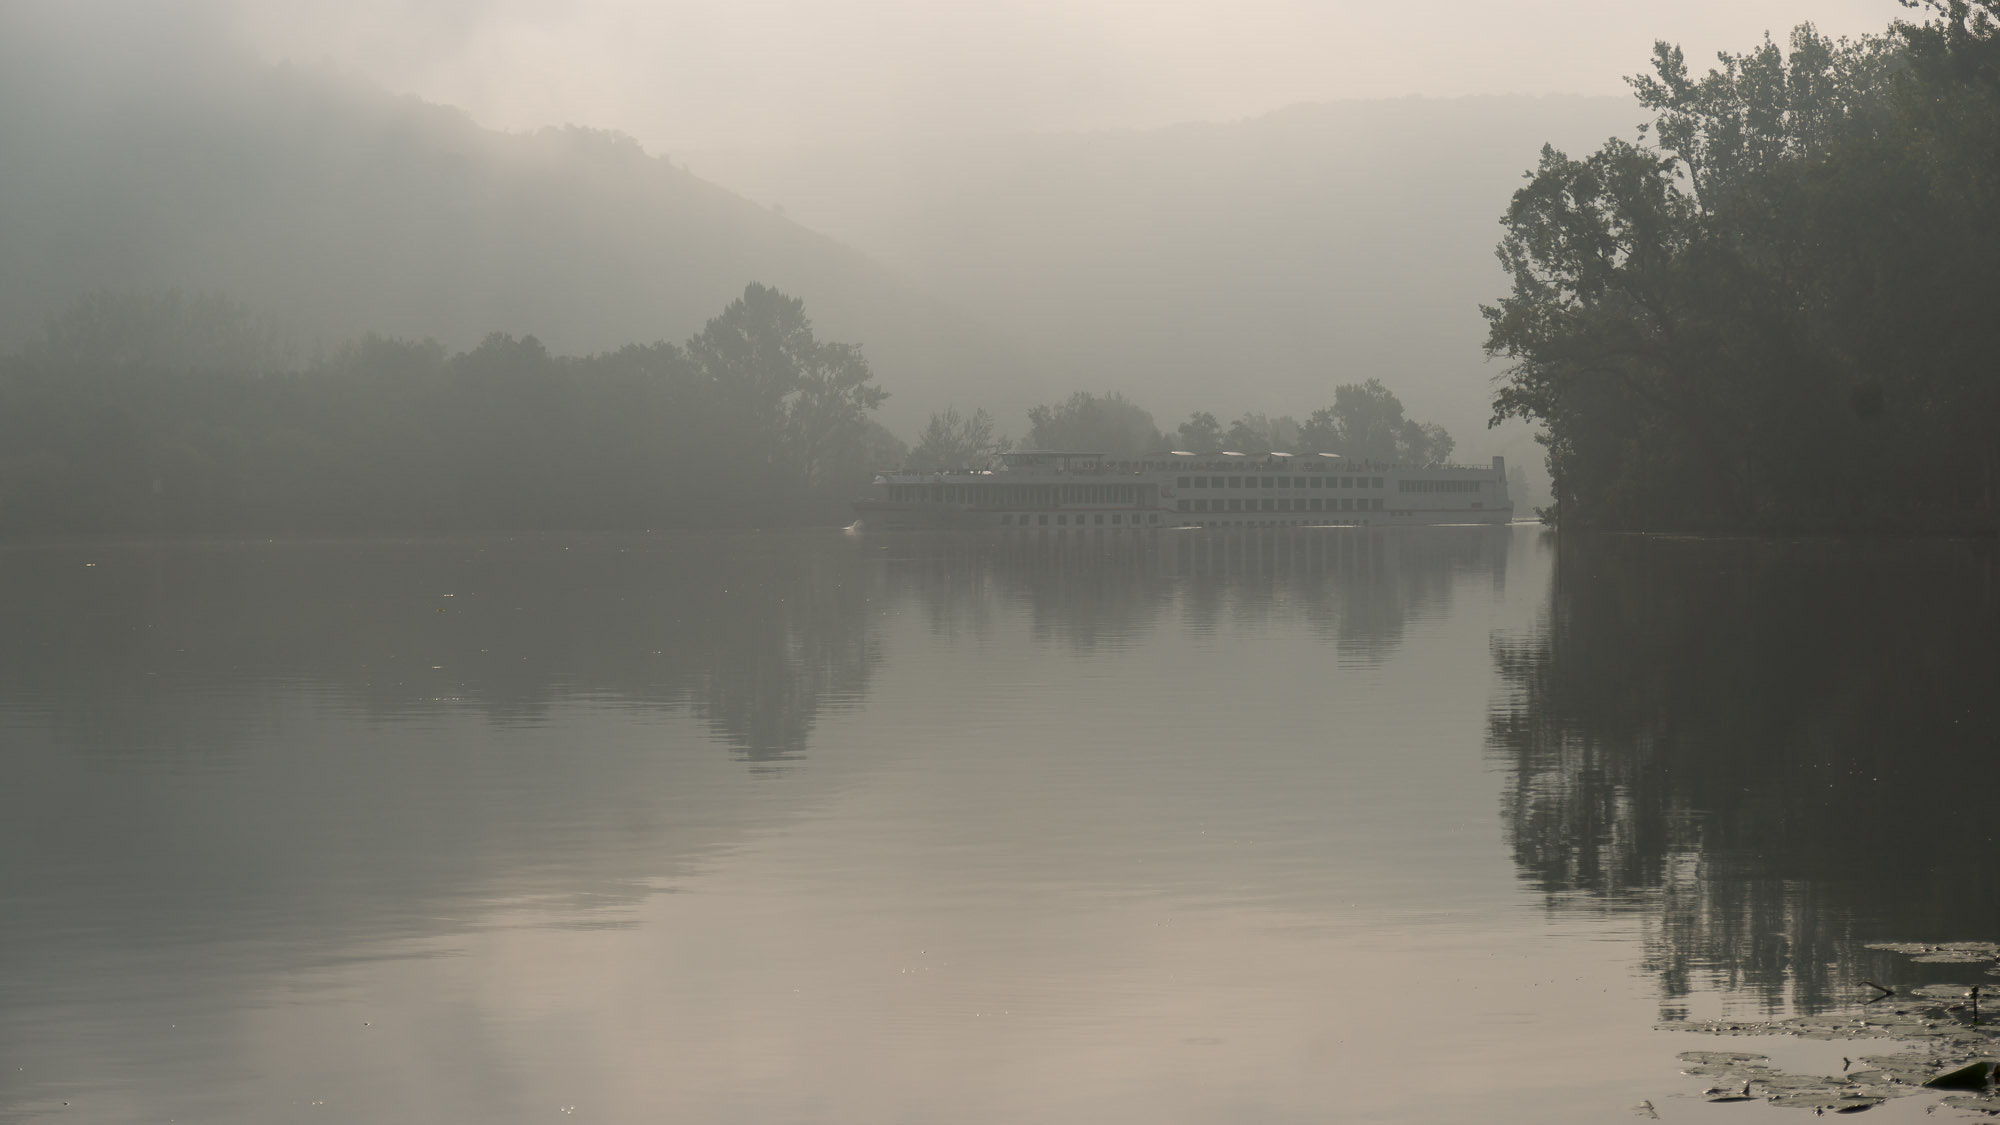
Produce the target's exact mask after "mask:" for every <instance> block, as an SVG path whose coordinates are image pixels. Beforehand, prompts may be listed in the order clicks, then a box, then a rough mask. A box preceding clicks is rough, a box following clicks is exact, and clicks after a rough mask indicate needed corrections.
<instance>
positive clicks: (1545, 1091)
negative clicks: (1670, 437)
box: [0, 527, 2000, 1122]
mask: <svg viewBox="0 0 2000 1125" xmlns="http://www.w3.org/2000/svg"><path fill="white" fill-rule="evenodd" d="M1913 566H1920V567H1923V568H1925V569H1926V570H1927V572H1928V573H1929V574H1930V575H1932V579H1931V580H1930V581H1927V582H1925V583H1922V584H1920V585H1908V584H1899V583H1896V582H1894V581H1892V580H1890V579H1888V578H1887V575H1888V574H1891V573H1893V572H1894V571H1895V570H1897V569H1902V568H1909V567H1913ZM0 575H4V577H5V578H6V579H7V580H8V581H9V582H10V583H13V584H15V585H16V586H18V585H19V584H21V583H24V582H32V583H33V584H34V585H35V586H36V588H37V589H39V590H41V591H42V592H43V595H42V597H41V598H40V599H38V600H37V601H35V602H34V603H32V604H30V603H24V602H19V601H16V602H12V603H9V604H7V605H6V606H5V607H4V609H0V613H4V616H0V624H4V625H5V630H4V634H3V635H4V637H5V640H4V643H0V672H4V679H0V683H4V685H5V687H4V689H0V731H4V733H5V737H6V745H7V747H8V751H7V753H8V757H7V770H8V776H9V780H10V783H9V785H7V786H6V787H5V789H4V794H3V795H0V802H4V803H3V804H0V812H4V816H0V843H4V845H5V846H4V848H0V857H4V859H0V887H4V888H5V891H6V896H7V901H8V903H9V911H8V923H7V925H6V926H5V927H4V928H0V956H4V958H5V960H6V963H7V964H8V966H9V972H8V974H6V976H5V978H4V983H0V1054H4V1056H5V1057H6V1058H7V1059H8V1060H9V1062H10V1065H11V1067H13V1068H18V1069H16V1070H15V1072H14V1074H13V1075H12V1076H10V1080H9V1082H8V1083H6V1084H5V1085H4V1086H0V1119H8V1120H23V1121H27V1120H39V1119H42V1118H43V1117H44V1116H45V1115H48V1114H52V1113H55V1112H56V1111H57V1110H59V1109H60V1108H61V1103H63V1102H65V1101H66V1102H69V1103H71V1111H72V1112H73V1113H76V1114H80V1115H82V1116H85V1117H87V1118H88V1119H90V1120H95V1121H105V1122H119V1121H128V1120H129V1121H139V1120H163V1119H166V1118H172V1117H178V1118H181V1119H186V1118H189V1117H201V1118H203V1119H207V1120H215V1121H244V1122H249V1121H264V1120H272V1119H291V1118H293V1117H305V1116H306V1115H307V1114H308V1111H310V1110H314V1109H323V1110H325V1112H328V1113H333V1114H338V1115H341V1116H346V1117H349V1118H355V1119H361V1120H381V1121H417V1120H432V1121H475V1120H479V1121H488V1120H499V1121H534V1120H543V1119H546V1118H547V1117H549V1116H551V1115H554V1114H557V1113H558V1112H559V1111H560V1110H562V1108H563V1107H573V1109H574V1113H573V1114H565V1115H567V1116H575V1117H576V1118H577V1119H579V1120H603V1121H625V1120H632V1119H635V1118H645V1117H652V1116H660V1115H668V1116H688V1117H694V1118H698V1119H714V1118H716V1117H722V1116H733V1117H739V1118H743V1119H749V1120H760V1121H761V1120H840V1121H846V1120H881V1119H883V1118H885V1117H886V1118H891V1119H895V1118H903V1117H937V1116H945V1117H951V1118H953V1119H957V1120H975V1121H995V1122H1000V1121H1016V1120H1021V1119H1023V1118H1026V1117H1032V1118H1034V1119H1037V1120H1051V1121H1089V1120H1100V1121H1101V1120H1106V1119H1113V1120H1137V1119H1144V1120H1170V1121H1190V1122H1194V1121H1218V1120H1252V1121H1283V1120H1299V1119H1314V1118H1326V1117H1334V1118H1339V1119H1350V1120H1445V1121H1471V1120H1494V1119H1496V1118H1497V1119H1501V1120H1521V1121H1531V1120H1532V1121H1576V1122H1584V1121H1602V1120H1607V1119H1612V1118H1616V1117H1622V1116H1623V1115H1625V1114H1626V1113H1628V1112H1629V1110H1630V1107H1631V1106H1632V1105H1634V1104H1636V1103H1639V1102H1641V1101H1642V1100H1650V1101H1651V1102H1652V1103H1653V1104H1654V1105H1655V1106H1656V1107H1658V1111H1659V1112H1660V1113H1661V1115H1662V1116H1663V1117H1664V1118H1666V1119H1673V1120H1704V1119H1706V1120H1765V1119H1767V1118H1765V1117H1761V1116H1758V1115H1757V1114H1756V1112H1755V1111H1756V1109H1757V1107H1755V1106H1735V1107H1728V1108H1731V1109H1732V1110H1734V1111H1735V1113H1736V1115H1735V1116H1732V1117H1728V1118H1716V1117H1704V1116H1703V1114H1704V1113H1705V1112H1706V1111H1708V1110H1711V1109H1721V1108H1725V1107H1719V1106H1718V1107H1711V1106H1709V1105H1708V1103H1706V1102H1704V1101H1702V1100H1700V1099H1699V1097H1698V1095H1699V1093H1700V1091H1701V1090H1702V1089H1703V1088H1704V1084H1703V1082H1702V1081H1701V1080H1700V1079H1695V1078H1688V1077H1685V1076H1683V1075H1681V1074H1680V1073H1679V1069H1680V1066H1681V1064H1680V1063H1679V1062H1678V1061H1677V1060H1676V1055H1677V1054H1678V1053H1679V1052H1681V1051H1685V1050H1690V1049H1708V1048H1722V1047H1728V1046H1730V1045H1731V1044H1730V1043H1727V1042H1725V1043H1717V1042H1716V1041H1714V1040H1713V1039H1710V1038H1708V1037H1704V1036H1699V1035H1695V1034H1691V1033H1689V1032H1686V1031H1675V1030H1655V1024H1656V1023H1657V1022H1658V1021H1662V1020H1664V1021H1667V1022H1666V1024H1665V1026H1667V1027H1669V1028H1671V1027H1673V1026H1674V1025H1675V1023H1676V1022H1678V1021H1685V1020H1689V1019H1701V1018H1709V1017H1713V1016H1716V1015H1730V1016H1734V1017H1737V1018H1759V1017H1765V1016H1770V1015H1782V1014H1786V1013H1789V1012H1795V1011H1820V1010H1834V1011H1839V1010H1842V1009H1843V1006H1848V1005H1854V1004H1856V1003H1858V1001H1859V999H1860V995H1861V994H1862V993H1863V990H1862V988H1861V986H1860V985H1859V983H1858V982H1859V981H1860V980H1861V979H1876V980H1880V979H1889V980H1891V981H1892V982H1894V983H1896V984H1898V985H1899V986H1902V987H1909V986H1912V985H1914V984H1916V983H1919V982H1921V981H1924V980H1939V979H1945V980H1949V979H1961V980H1962V979H1963V976H1964V973H1965V971H1966V969H1967V967H1966V966H1963V965H1956V966H1954V965H1944V966H1922V965H1915V966H1913V965H1909V964H1907V963H1898V962H1896V961H1895V960H1894V959H1892V958H1889V957H1887V956H1886V955H1883V954H1879V953H1875V952H1872V951H1870V950H1868V949H1867V948H1865V946H1866V944H1867V943H1869V942H1873V941H1882V940H1950V939H1957V938H1963V937H1964V936H1966V935H1970V934H1984V933H1990V932H1992V930H1991V928H1992V926H1993V925H1994V924H1996V921H2000V913H1996V909H1997V908H1996V903H2000V895H1996V893H1995V892H1996V888H1995V887H1994V885H1993V881H1992V875H1991V863H1990V858H1991V855H1992V848H1993V840H1992V827H1991V818H1990V817H1988V816H1985V815H1984V814H1985V812H1986V811H1987V810H1988V809H1989V808H1990V794H1991V788H1990V786H1986V785H1984V784H1983V783H1982V784H1976V785H1969V786H1962V785H1941V784H1938V783H1936V781H1935V779H1937V778H1942V777H1963V776H1968V775H1972V776H1977V775H1978V773H1979V772H1980V771H1981V769H1982V767H1981V766H1980V765H1979V763H1980V762H1982V761H1983V760H1984V756H1985V755H1986V753H1987V752H1988V750H1989V748H1990V746H1989V744H1990V734H1989V733H1988V732H1990V730H1991V729H1992V727H1991V722H1992V718H1993V717H1992V715H1991V714H1990V712H1991V710H1992V705H1991V700H1990V698H1989V696H1990V693H1989V692H1986V691H1984V690H1983V686H1982V685H1984V684H1985V683H1987V682H1990V679H1991V677H1992V676H1993V675H1994V674H1995V673H1996V671H2000V653H1996V652H1995V651H1994V647H1993V639H1992V638H1993V637H1994V636H1995V635H1996V633H1995V631H1994V630H1993V628H1992V626H1993V619H1994V615H1995V612H1996V606H1995V603H1994V600H1993V595H1992V589H1993V586H1992V577H1993V564H1992V559H1991V552H1990V551H1989V550H1987V549H1985V547H1984V546H1973V545H1966V544H1939V545H1927V546H1917V547H1910V546H1906V545H1905V546H1888V547H1882V546H1868V545H1852V544H1847V545H1842V544H1826V543H1817V544H1802V545H1798V546H1796V547H1788V548H1779V549H1772V548H1769V547H1767V546H1762V545H1758V544H1754V543H1744V542H1738V543H1718V544H1701V543H1691V542H1673V541H1660V540H1651V541H1649V540H1646V539H1640V538H1632V539H1625V540H1615V539H1614V540H1603V539H1600V540H1586V539H1579V540H1578V541H1576V542H1572V543H1568V544H1565V545H1561V546H1558V545H1557V544H1556V543H1555V542H1554V540H1553V538H1552V537H1551V536H1549V535H1548V534H1547V533H1545V532H1542V531H1540V530H1539V529H1536V528H1532V527H1517V528H1513V529H1509V528H1433V529H1422V528H1414V529H1402V530H1397V531H1389V532H1370V531H1366V530H1362V529H1348V530H1338V531H1328V532H1266V533H1241V534H1229V535H1220V534H1218V535H1152V534H1140V533H1130V532H1128V533H1125V534H1123V535H1103V534H1090V533H1082V532H1078V533H1075V534H1074V535H1063V536H1057V537H1047V536H1045V537H1040V538H1033V537H1030V538H1018V539H1008V538H994V537H990V536H981V535H948V536H928V535H903V536H892V537H887V538H884V537H869V536H854V535H843V534H841V533H837V532H805V533H756V534H740V535H675V536H649V537H587V538H577V537H537V538H530V539H523V538H515V539H468V540H451V541H423V542H390V541H373V542H362V541H348V542H341V543H327V542H294V543H248V542H208V543H179V544H131V545H115V544H101V545H96V546H91V547H87V548H75V547H65V548H15V549H10V550H7V551H4V552H0ZM1855 589H1869V590H1872V591H1873V595H1872V596H1871V597H1869V598H1867V599H1861V600H1856V601H1852V602H1851V604H1850V605H1849V606H1848V608H1847V609H1846V610H1845V611H1844V612H1842V613H1841V614H1839V615H1837V616H1835V615H1828V614H1826V613H1825V612H1824V601H1823V599H1824V598H1825V597H1826V596H1828V595H1830V594H1832V593H1833V592H1835V591H1840V590H1855ZM1940 601H1943V602H1953V603H1956V604H1959V605H1961V606H1964V607H1966V608H1967V610H1968V612H1966V613H1964V614H1962V615H1961V617H1960V618H1959V620H1958V621H1957V623H1955V624H1949V625H1938V624H1925V622H1931V621H1935V618H1934V617H1933V616H1932V615H1931V614H1930V613H1929V612H1928V608H1927V607H1930V606H1931V605H1932V604H1933V603H1936V602H1940ZM1801 636H1805V637H1809V638H1812V639H1813V640H1815V642H1816V643H1815V644H1813V645H1812V646H1810V647H1809V648H1800V647H1799V644H1798V641H1799V638H1800V637H1801ZM1846 638H1851V639H1853V640H1855V641H1856V642H1858V643H1853V644H1849V643H1846V640H1845V639H1846ZM1940 888H1949V889H1950V890H1949V893H1941V892H1940ZM1972 968H1973V970H1974V971H1977V966H1973V967H1972ZM1954 974H1956V975H1954ZM1782 1046H1783V1045H1782V1044H1780V1045H1779V1046H1778V1047H1776V1048H1773V1047H1771V1046H1769V1045H1768V1044H1766V1043H1764V1042H1761V1041H1760V1042H1759V1043H1758V1044H1757V1045H1756V1049H1759V1050H1776V1051H1779V1053H1782ZM1824 1046H1826V1047H1828V1048H1830V1049H1832V1050H1833V1051H1834V1053H1833V1054H1831V1055H1827V1054H1826V1053H1825V1052H1821V1055H1820V1056H1811V1055H1808V1056H1804V1057H1806V1058H1807V1059H1809V1060H1811V1062H1812V1065H1815V1066H1817V1065H1819V1063H1820V1062H1821V1061H1824V1062H1825V1064H1826V1065H1827V1066H1829V1067H1831V1068H1834V1069H1837V1068H1838V1066H1839V1062H1838V1056H1839V1054H1840V1053H1841V1052H1843V1051H1844V1052H1846V1053H1849V1054H1852V1053H1854V1051H1855V1048H1854V1047H1852V1046H1842V1045H1834V1044H1828V1045H1824ZM1864 1049H1867V1050H1876V1049H1879V1048H1877V1047H1865V1048H1864ZM1440 1060H1447V1061H1448V1062H1449V1065H1439V1064H1440ZM1920 1101H1922V1099H1909V1102H1910V1103H1911V1104H1910V1106H1909V1107H1908V1108H1910V1109H1912V1110H1915V1111H1917V1112H1918V1115H1919V1116H1921V1110H1922V1108H1923V1107H1922V1105H1919V1104H1916V1103H1918V1102H1920ZM1496 1106H1498V1107H1499V1108H1498V1109H1497V1110H1496V1108H1495V1107H1496ZM1765 1108H1766V1109H1767V1110H1768V1112H1769V1113H1771V1114H1777V1115H1779V1116H1777V1117H1773V1118H1768V1119H1771V1120H1789V1119H1791V1118H1787V1117H1784V1116H1783V1114H1784V1113H1796V1112H1797V1111H1795V1110H1792V1111H1779V1110H1775V1109H1769V1107H1765ZM1901 1108H1902V1107H1898V1106H1891V1107H1888V1108H1887V1109H1885V1112H1884V1116H1889V1115H1890V1112H1891V1111H1898V1112H1899V1111H1900V1109H1901ZM1898 1119H1904V1120H1908V1119H1911V1118H1910V1117H1908V1116H1907V1115H1906V1116H1904V1117H1902V1118H1898Z"/></svg>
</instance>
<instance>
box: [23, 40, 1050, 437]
mask: <svg viewBox="0 0 2000 1125" xmlns="http://www.w3.org/2000/svg"><path fill="white" fill-rule="evenodd" d="M6 30H8V29H7V28H6V27H5V26H4V21H0V31H6ZM14 30H17V31H18V30H19V29H18V28H17V29H14ZM65 46H72V47H73V46H74V45H65V44H53V45H51V44H35V43H31V42H28V41H26V40H24V39H23V38H22V37H20V36H18V35H16V36H12V37H11V43H10V44H8V45H0V152H5V153H6V154H7V156H6V159H5V160H4V161H0V346H17V345H19V344H21V343H23V342H25V341H27V340H29V339H32V338H33V337H34V336H35V335H36V334H37V333H38V332H39V330H40V326H41V324H42V323H43V321H44V319H45V318H46V317H48V316H49V315H51V314H52V313H54V312H56V311H58V310H60V309H61V308H63V307H65V306H66V305H67V304H68V303H69V302H71V301H73V300H74V299H75V298H76V297H77V296H79V295H80V294H83V293H86V292H89V291H91V290H95V289H103V288H109V289H114V290H124V289H150V288H170V287H171V288H178V289H181V290H184V291H188V292H216V293H220V294H222V295H225V296H228V297H231V298H234V299H237V300H240V301H244V302H247V303H249V304H251V305H253V306H255V307H256V308H258V309H260V310H263V311H266V312H268V313H270V314H272V315H274V316H275V317H277V318H278V319H279V320H280V321H281V322H283V323H284V324H286V325H288V326H290V327H291V329H292V330H293V331H294V332H296V333H298V334H300V335H301V336H302V337H303V339H302V340H301V345H302V347H303V348H305V349H308V350H309V349H311V348H313V347H315V346H319V347H331V346H334V345H337V344H339V343H340V342H342V341H343V340H345V339H346V338H349V337H351V336H353V335H356V334H359V333H362V332H369V331H372V332H378V333H384V334H390V335H399V336H406V337H412V338H423V337H434V338H436V339H438V340H440V341H442V342H444V343H445V344H447V345H448V346H451V347H454V348H457V347H466V346H469V345H470V344H472V343H475V342H477V341H478V340H479V339H480V338H481V337H482V336H483V335H485V334H486V333H488V332H491V331H506V332H512V333H517V334H518V333H533V334H535V335H537V336H539V337H540V338H541V339H542V340H543V341H544V342H545V343H547V344H548V345H549V346H550V347H551V348H552V349H554V350H556V351H558V352H587V351H594V350H599V349H606V348H613V347H617V346H620V345H622V344H625V343H631V342H650V341H653V340H662V339H665V340H677V339H683V338H685V337H687V336H689V335H691V334H692V333H693V332H695V331H697V330H699V328H700V327H701V325H702V323H703V322H704V321H705V320H706V319H707V318H708V317H710V316H713V315H715V314H716V313H717V312H719V311H720V310H721V309H722V307H723V306H724V305H725V304H727V303H728V302H729V301H730V300H731V299H732V298H734V297H735V296H736V295H738V294H740V293H741V292H742V290H743V286H744V285H745V284H746V283H748V282H752V281H759V282H763V283H765V284H768V285H771V286H773V287H775V288H778V289H780V290H782V291H784V292H786V293H789V294H791V295H793V296H797V297H800V298H802V299H804V301H805V302H806V308H807V311H808V313H809V314H810V315H812V316H813V317H814V319H815V321H816V323H817V324H818V327H819V331H820V336H821V338H823V339H834V340H843V341H850V342H859V343H862V344H863V345H865V347H866V351H867V354H868V356H869V358H870V360H871V362H872V363H873V364H874V366H875V368H876V371H877V375H878V381H879V382H880V383H881V384H882V385H884V386H885V387H887V388H888V389H890V390H891V391H892V392H893V393H894V395H895V397H892V399H891V402H892V403H895V404H896V405H898V406H901V402H908V403H910V405H908V406H906V407H902V409H901V410H900V411H898V412H892V414H891V417H892V418H896V417H898V415H901V416H903V417H901V418H900V424H901V425H902V426H903V427H904V428H907V427H908V426H909V424H910V418H911V417H921V415H920V414H918V413H917V411H918V409H919V406H918V403H919V401H920V400H927V399H929V398H930V397H932V396H931V394H930V393H929V392H928V391H919V390H918V388H920V387H923V386H925V385H926V384H929V383H932V382H945V383H952V382H956V383H959V384H962V385H964V386H967V387H969V386H973V385H986V384H992V383H1021V384H1028V385H1038V383H1037V380H1038V376H1037V374H1036V373H1035V372H1034V371H1033V369H1032V367H1031V365H1029V364H1028V363H1027V362H1026V361H1025V359H1024V358H1023V357H1022V356H1021V354H1020V353H1019V351H1018V350H1017V349H1013V348H1011V347H1010V345H1009V344H1008V343H1007V340H1006V336H1005V334H1004V333H1001V332H998V331H994V330H991V329H988V328H986V327H984V326H981V325H980V324H978V323H977V322H976V321H975V320H974V318H972V317H971V316H968V315H966V314H965V313H964V312H963V311H962V310H960V309H956V308H954V307H952V306H951V305H949V304H947V303H946V302H944V301H941V300H938V299H935V298H933V297H931V296H929V295H928V294H925V293H923V292H921V291H919V290H918V289H917V288H916V287H914V286H912V285H910V284H909V283H907V282H906V281H904V280H902V279H901V278H899V277H897V276H896V274H895V273H894V272H893V271H891V270H890V269H888V268H886V267H884V266H882V265H881V264H879V263H877V262H875V261H873V260H871V259H869V258H868V257H866V256H865V255H864V254H862V253H860V252H859V251H856V250H854V249H851V248H849V247H846V246H842V245H840V244H838V243H836V242H835V241H834V240H832V239H830V238H827V237H826V236H824V235H821V234H817V233H815V232H812V231H810V230H807V229H805V228H804V227H802V226H800V225H798V224H797V223H795V222H792V221H790V220H788V219H786V218H784V217H782V216H781V215H778V214H775V213H773V212H772V211H771V210H770V209H768V208H765V207H761V206H758V205H756V204H753V203H751V202H749V201H747V200H745V199H743V198H741V197H739V196H736V195H734V194H732V193H730V192H729V191H727V190H725V189H723V188H720V187H718V186H716V185H713V184H710V183H707V182H705V181H703V180H701V179H698V178H696V177H695V176H693V175H691V174H689V173H688V172H687V171H686V170H685V169H684V168H679V167H676V166H675V165H674V164H673V163H672V162H671V161H669V160H667V159H663V158H658V157H654V156H650V155H648V154H647V153H645V152H644V151H643V150H642V149H641V148H640V147H639V145H638V144H637V143H636V142H635V141H633V140H631V139H630V138H628V137H624V136H622V135H619V134H614V133H607V132H602V131H598V130H591V129H583V128H576V127H566V128H560V129H545V130H542V131H540V132H537V133H534V134H525V135H523V134H507V133H499V132H495V131H492V130H488V129H484V128H481V127H479V126H477V125H476V124H474V123H473V122H472V121H471V120H470V119H469V118H468V117H467V116H466V115H465V114H463V113H462V112H460V111H458V110H455V109H451V108H447V107H442V106H436V105H431V104H427V103H424V102H421V101H419V100H416V99H413V98H405V97H396V96H392V95H389V94H387V93H383V92H380V91H377V90H373V89H369V88H366V87H362V86H358V85H354V84H350V83H347V82H345V81H343V80H340V79H338V78H334V77H331V76H327V75H321V74H317V73H314V72H310V71H303V70H298V69H294V68H290V67H285V66H279V67H265V66H260V65H256V64H254V63H252V62H251V61H250V60H248V59H245V58H241V57H237V56H234V55H232V54H230V53H228V52H226V51H222V50H214V51H211V52H209V53H206V54H204V55H202V56H200V57H185V56H177V57H175V58H146V57H144V56H143V55H142V56H136V62H135V61H134V58H135V57H134V56H131V55H130V54H129V51H128V53H127V54H125V55H120V54H118V53H117V52H113V53H112V55H111V57H110V58H108V59H103V60H95V61H90V60H86V61H81V62H80V61H79V60H77V59H76V58H73V57H68V56H67V55H66V53H65V50H64V49H63V48H64V47H65ZM899 399H900V400H901V402H899V401H898V400H899Z"/></svg>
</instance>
